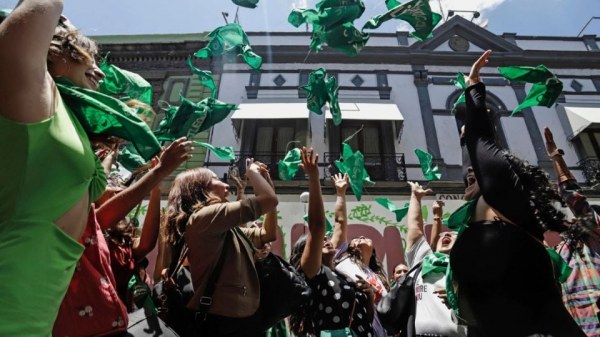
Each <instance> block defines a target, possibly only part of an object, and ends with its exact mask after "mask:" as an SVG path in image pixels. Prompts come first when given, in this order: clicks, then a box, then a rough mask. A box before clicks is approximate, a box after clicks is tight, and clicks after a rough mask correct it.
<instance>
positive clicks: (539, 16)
mask: <svg viewBox="0 0 600 337" xmlns="http://www.w3.org/2000/svg"><path fill="white" fill-rule="evenodd" d="M363 1H364V3H365V5H366V7H367V9H366V11H365V13H364V14H363V16H362V17H361V18H360V19H359V20H357V26H358V27H360V26H362V24H363V23H364V22H365V21H366V20H367V19H368V18H370V17H371V16H374V15H376V14H381V13H383V12H385V4H384V0H363ZM17 2H18V1H17V0H0V8H12V7H14V6H15V5H16V3H17ZM316 2H317V0H260V2H259V6H258V8H256V9H246V8H240V9H239V19H240V23H241V24H242V26H243V27H244V29H245V30H246V31H294V30H296V31H298V30H302V29H296V28H294V27H292V26H291V25H290V24H288V23H287V15H288V13H289V11H290V10H291V8H293V7H294V6H295V7H298V8H306V7H310V8H314V4H315V3H316ZM403 2H405V1H403ZM430 4H431V6H432V8H433V10H434V11H436V12H440V6H441V7H442V8H443V12H444V13H443V15H446V14H447V11H448V10H449V9H454V10H478V11H480V12H481V13H482V15H481V17H480V18H479V19H477V20H475V21H474V22H478V23H479V24H481V25H484V24H485V23H487V28H488V29H489V30H490V31H491V32H493V33H496V34H502V33H504V32H511V33H517V34H518V35H534V36H548V35H549V36H576V35H577V34H578V33H579V31H580V30H581V28H582V27H583V26H584V25H585V23H586V22H587V21H588V20H589V19H590V18H591V17H592V16H600V0H430ZM236 8H237V6H235V5H234V4H233V3H232V2H231V1H230V0H170V1H165V0H163V1H159V0H65V14H66V15H67V16H68V17H69V18H70V19H71V21H73V23H74V24H75V25H77V26H78V27H79V28H80V29H81V30H82V31H83V32H84V33H85V34H88V35H129V34H173V33H194V32H204V31H211V30H212V29H214V28H216V27H218V26H220V25H222V24H224V19H223V16H222V14H221V12H228V13H229V19H230V21H231V20H233V16H234V15H235V12H236ZM465 17H467V18H468V19H471V14H466V15H465ZM398 28H399V29H404V30H409V29H408V28H407V27H405V26H403V25H402V23H401V21H393V22H388V23H386V24H384V25H383V26H382V27H381V28H379V30H377V31H379V32H394V31H395V30H396V29H398ZM584 34H596V35H599V36H600V19H597V20H594V21H592V23H591V24H590V25H589V26H588V27H587V29H586V30H585V31H584Z"/></svg>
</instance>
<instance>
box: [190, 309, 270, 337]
mask: <svg viewBox="0 0 600 337" xmlns="http://www.w3.org/2000/svg"><path fill="white" fill-rule="evenodd" d="M259 321H260V319H259V317H258V316H257V315H253V316H251V317H248V318H232V317H224V316H218V315H210V314H209V315H207V316H206V320H203V319H202V318H201V317H198V319H196V320H195V322H194V324H193V326H192V327H191V330H192V331H190V332H189V333H188V334H186V336H187V337H264V336H265V332H264V330H261V329H258V328H257V326H258V325H259V324H258V322H259Z"/></svg>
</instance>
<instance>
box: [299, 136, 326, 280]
mask: <svg viewBox="0 0 600 337" xmlns="http://www.w3.org/2000/svg"><path fill="white" fill-rule="evenodd" d="M301 158H302V164H301V167H302V168H303V169H304V172H306V175H307V176H308V193H309V197H308V237H307V238H306V248H304V252H303V253H302V257H301V258H300V268H301V269H302V272H303V273H304V275H306V278H308V279H312V278H313V277H314V276H315V275H317V273H318V272H319V270H320V269H321V261H322V255H323V239H324V238H325V207H324V206H323V196H322V195H321V182H320V180H319V168H318V162H319V155H318V154H317V153H315V152H314V151H313V149H312V148H311V149H310V150H307V149H306V147H303V148H302V155H301Z"/></svg>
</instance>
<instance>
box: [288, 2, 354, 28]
mask: <svg viewBox="0 0 600 337" xmlns="http://www.w3.org/2000/svg"><path fill="white" fill-rule="evenodd" d="M316 7H317V10H314V9H293V10H292V12H291V13H290V15H289V16H288V22H289V23H291V24H292V25H293V26H294V27H296V28H297V27H299V26H300V25H302V24H304V23H308V24H317V25H319V26H323V27H325V29H330V28H332V27H335V26H339V25H342V24H344V23H347V22H354V20H356V19H358V18H359V17H360V16H361V15H362V14H363V12H364V11H365V5H364V3H363V2H362V0H350V1H349V0H323V1H321V2H319V3H317V4H316Z"/></svg>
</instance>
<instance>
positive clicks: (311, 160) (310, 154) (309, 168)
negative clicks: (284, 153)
mask: <svg viewBox="0 0 600 337" xmlns="http://www.w3.org/2000/svg"><path fill="white" fill-rule="evenodd" d="M300 158H301V159H302V164H300V167H301V168H302V169H303V170H304V172H305V173H306V175H308V177H309V178H314V177H317V178H318V177H319V165H318V164H319V154H318V153H316V152H315V151H314V150H313V148H312V147H311V148H310V149H307V148H306V147H305V146H303V147H302V151H301V153H300Z"/></svg>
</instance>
